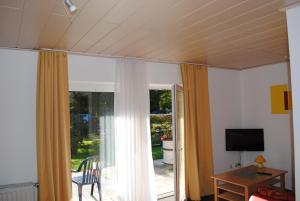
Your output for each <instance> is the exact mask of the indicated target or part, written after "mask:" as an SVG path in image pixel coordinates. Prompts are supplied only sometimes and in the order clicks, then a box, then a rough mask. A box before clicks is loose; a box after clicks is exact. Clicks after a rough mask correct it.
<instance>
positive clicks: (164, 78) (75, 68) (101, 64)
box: [68, 55, 181, 91]
mask: <svg viewBox="0 0 300 201" xmlns="http://www.w3.org/2000/svg"><path fill="white" fill-rule="evenodd" d="M68 58H69V80H70V90H76V91H80V90H83V91H85V90H91V88H92V89H94V90H100V91H113V83H114V80H115V65H116V59H110V58H101V57H90V56H81V55H69V57H68ZM146 64H147V70H148V76H149V77H148V79H149V81H150V83H151V88H164V87H165V88H170V87H171V86H172V84H174V83H177V84H181V76H180V70H179V67H178V65H177V64H167V63H152V62H147V63H146Z"/></svg>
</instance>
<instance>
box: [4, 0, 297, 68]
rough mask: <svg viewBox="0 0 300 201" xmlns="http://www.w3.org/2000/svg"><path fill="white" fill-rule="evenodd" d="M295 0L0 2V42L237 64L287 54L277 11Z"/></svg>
mask: <svg viewBox="0 0 300 201" xmlns="http://www.w3.org/2000/svg"><path fill="white" fill-rule="evenodd" d="M299 1H300V0H73V3H75V5H76V6H77V7H78V11H77V12H76V13H75V14H70V13H69V12H67V10H66V8H65V7H64V4H63V0H0V47H14V48H26V49H27V48H28V49H37V48H53V49H62V50H69V51H74V52H80V53H85V54H93V55H96V54H97V55H101V56H124V57H137V58H144V59H147V60H154V61H168V62H191V63H199V64H207V65H211V66H216V67H225V68H236V69H243V68H249V67H254V66H259V65H263V64H270V63H276V62H281V61H285V60H287V59H288V42H287V30H286V18H285V13H284V12H280V11H279V10H280V9H282V8H285V7H287V6H290V5H292V4H295V3H298V2H299Z"/></svg>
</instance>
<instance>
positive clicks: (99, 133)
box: [70, 92, 115, 200]
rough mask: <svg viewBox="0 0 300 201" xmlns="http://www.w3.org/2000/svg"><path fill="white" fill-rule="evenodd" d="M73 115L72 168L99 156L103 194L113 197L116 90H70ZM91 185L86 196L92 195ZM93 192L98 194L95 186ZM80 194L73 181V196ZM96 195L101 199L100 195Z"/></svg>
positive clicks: (85, 192)
mask: <svg viewBox="0 0 300 201" xmlns="http://www.w3.org/2000/svg"><path fill="white" fill-rule="evenodd" d="M70 114H71V160H72V169H74V170H77V168H78V166H79V164H80V163H81V162H82V161H83V160H84V159H86V158H87V157H89V156H95V155H97V156H100V161H101V166H102V176H101V183H102V196H103V197H106V198H109V199H113V196H114V191H113V190H112V189H113V185H112V184H113V172H114V171H113V169H114V165H115V157H114V149H115V145H114V142H115V141H114V133H113V124H114V120H113V114H114V93H113V92H70ZM77 174H78V173H77ZM72 176H73V177H74V176H76V173H73V175H72ZM90 188H91V186H90V185H88V186H84V187H83V195H90ZM94 192H95V194H96V193H98V192H97V190H96V188H95V189H94ZM77 196H78V192H77V186H76V185H74V184H73V197H74V198H76V197H77ZM94 196H95V197H96V198H98V195H97V194H96V195H94ZM75 200H76V199H75Z"/></svg>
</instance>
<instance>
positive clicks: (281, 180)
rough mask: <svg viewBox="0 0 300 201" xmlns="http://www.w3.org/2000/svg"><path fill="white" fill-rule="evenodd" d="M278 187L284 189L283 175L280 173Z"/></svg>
mask: <svg viewBox="0 0 300 201" xmlns="http://www.w3.org/2000/svg"><path fill="white" fill-rule="evenodd" d="M280 188H281V190H285V175H284V174H282V175H280Z"/></svg>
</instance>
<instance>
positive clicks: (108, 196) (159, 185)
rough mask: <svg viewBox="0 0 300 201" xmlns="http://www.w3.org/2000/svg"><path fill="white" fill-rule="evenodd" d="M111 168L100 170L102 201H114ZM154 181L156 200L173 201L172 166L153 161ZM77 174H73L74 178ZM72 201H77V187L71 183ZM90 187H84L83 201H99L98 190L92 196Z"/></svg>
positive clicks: (160, 161)
mask: <svg viewBox="0 0 300 201" xmlns="http://www.w3.org/2000/svg"><path fill="white" fill-rule="evenodd" d="M112 171H114V170H113V169H112V168H105V169H103V170H102V179H101V180H102V182H101V183H102V201H115V200H116V197H115V195H114V192H115V191H114V188H113V182H112V181H113V178H111V176H110V175H112ZM154 171H155V181H156V189H157V193H158V198H159V200H160V201H174V173H173V165H168V164H165V163H163V161H162V160H155V161H154ZM76 174H78V173H73V176H75V175H76ZM72 188H73V201H78V200H79V199H78V190H77V185H76V184H74V183H72ZM90 192H91V186H90V185H88V186H84V187H83V192H82V200H83V201H99V193H98V189H97V188H96V186H95V188H94V195H93V196H91V195H90Z"/></svg>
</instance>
